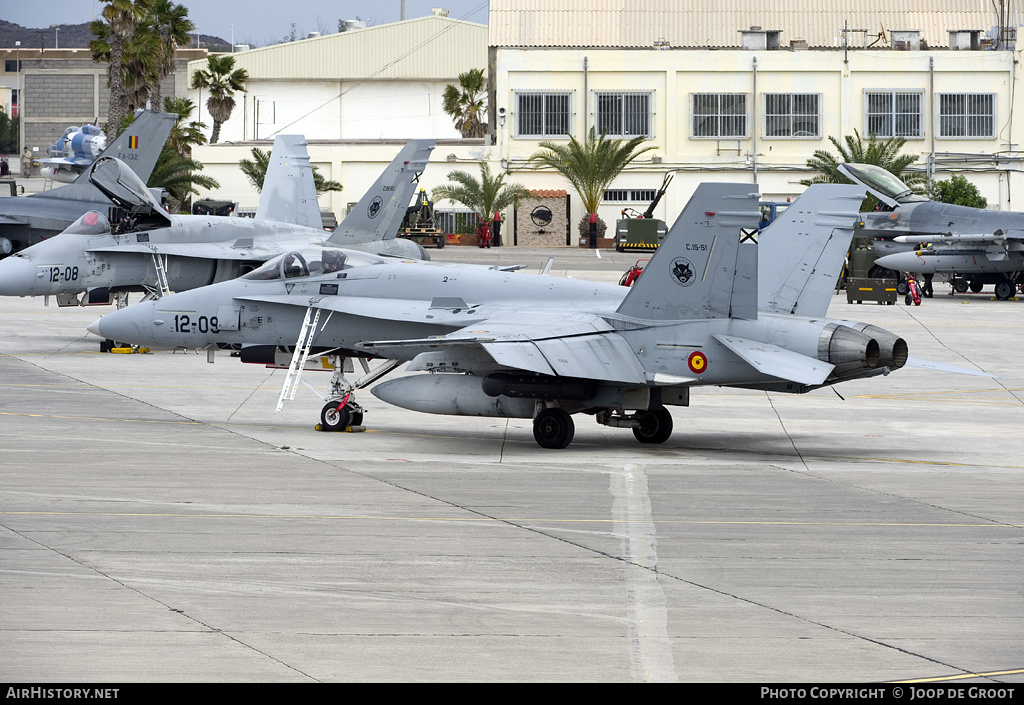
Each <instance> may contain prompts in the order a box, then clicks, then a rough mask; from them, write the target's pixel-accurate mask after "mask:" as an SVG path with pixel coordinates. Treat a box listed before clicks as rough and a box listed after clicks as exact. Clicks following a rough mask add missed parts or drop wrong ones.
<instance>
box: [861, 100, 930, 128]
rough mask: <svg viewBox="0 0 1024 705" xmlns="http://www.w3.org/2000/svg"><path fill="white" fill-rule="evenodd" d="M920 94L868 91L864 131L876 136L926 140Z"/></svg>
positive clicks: (865, 102) (865, 101) (865, 103)
mask: <svg viewBox="0 0 1024 705" xmlns="http://www.w3.org/2000/svg"><path fill="white" fill-rule="evenodd" d="M923 102H924V94H922V93H921V92H920V91H867V92H866V93H865V94H864V105H865V123H866V124H865V125H864V131H865V132H866V133H867V134H868V135H874V136H875V137H883V138H886V139H887V138H889V137H924V130H923V129H922V124H923V122H924V121H923V120H922V119H921V118H922V104H923Z"/></svg>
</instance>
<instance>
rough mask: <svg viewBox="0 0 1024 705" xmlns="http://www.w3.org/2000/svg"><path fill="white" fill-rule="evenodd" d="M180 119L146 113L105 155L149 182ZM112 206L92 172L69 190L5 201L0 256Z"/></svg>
mask: <svg viewBox="0 0 1024 705" xmlns="http://www.w3.org/2000/svg"><path fill="white" fill-rule="evenodd" d="M177 119H178V116H177V115H174V114H173V113H153V112H148V111H144V112H141V113H139V115H138V117H136V118H135V121H134V122H133V123H132V124H131V125H129V126H128V129H127V130H125V131H124V132H122V133H121V134H120V135H119V136H118V137H117V139H115V140H114V142H113V143H112V144H111V145H110V146H109V147H107V148H106V149H105V150H104V151H103V154H102V155H101V156H104V157H117V158H118V159H120V160H122V161H123V162H125V163H126V164H128V165H129V166H130V167H131V168H132V170H133V171H134V172H135V173H136V174H137V175H138V176H139V178H140V179H141V181H142V182H143V183H145V182H146V181H147V180H148V179H149V176H150V174H152V173H153V166H154V165H155V164H156V160H157V158H158V157H159V156H160V150H161V149H163V146H164V142H166V141H167V136H168V135H170V134H171V128H172V127H173V126H174V122H175V121H176V120H177ZM109 205H110V201H109V200H108V199H107V197H106V196H105V195H104V194H103V193H102V192H100V191H99V190H98V189H97V188H96V187H95V186H93V185H92V184H91V183H89V174H88V170H87V169H86V170H85V171H83V172H82V173H81V174H79V175H78V176H77V177H76V178H75V179H74V182H73V183H71V184H69V185H67V186H60V187H58V188H55V189H50V190H49V191H43V192H42V193H34V194H31V195H29V196H7V197H0V256H2V255H6V254H10V253H12V252H17V251H19V250H22V249H24V248H26V247H28V246H29V245H33V244H35V243H37V242H41V241H42V240H44V239H46V238H50V237H53V236H54V235H56V234H57V233H59V232H61V231H62V230H64V229H65V228H67V227H68V226H69V225H71V224H72V223H74V222H75V221H76V220H78V218H80V217H81V216H82V215H83V214H85V213H86V212H87V211H90V210H97V209H99V210H103V211H106V209H107V207H108V206H109Z"/></svg>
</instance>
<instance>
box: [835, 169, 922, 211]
mask: <svg viewBox="0 0 1024 705" xmlns="http://www.w3.org/2000/svg"><path fill="white" fill-rule="evenodd" d="M839 171H840V172H842V174H843V175H844V176H846V177H847V178H849V179H850V180H852V181H854V182H856V183H858V184H860V185H861V186H865V187H867V189H868V190H869V191H870V192H871V193H872V195H874V196H875V197H876V198H878V199H879V200H880V201H882V202H883V203H885V204H887V205H889V206H892V207H894V208H895V207H896V206H898V205H900V204H902V203H920V202H921V201H927V200H928V199H927V198H925V197H924V196H920V195H918V194H916V193H914V189H912V188H910V187H909V186H907V185H906V184H905V183H903V182H902V181H900V179H899V178H898V177H896V176H895V175H893V174H891V173H889V172H888V171H886V170H885V169H883V168H882V167H880V166H875V165H874V164H849V163H846V164H840V165H839Z"/></svg>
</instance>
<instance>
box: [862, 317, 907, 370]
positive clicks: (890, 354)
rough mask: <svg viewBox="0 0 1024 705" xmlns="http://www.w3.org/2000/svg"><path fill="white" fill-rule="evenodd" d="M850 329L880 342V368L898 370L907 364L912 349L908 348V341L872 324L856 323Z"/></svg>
mask: <svg viewBox="0 0 1024 705" xmlns="http://www.w3.org/2000/svg"><path fill="white" fill-rule="evenodd" d="M848 327H850V328H852V329H853V330H856V331H860V332H861V333H863V334H864V335H866V336H869V337H871V338H874V339H875V340H876V341H878V352H879V357H878V366H879V367H888V368H889V369H892V370H898V369H900V368H901V367H903V366H904V365H905V364H907V358H908V357H909V356H910V349H909V348H908V347H907V341H905V340H904V339H903V338H901V337H899V336H898V335H896V334H895V333H891V332H889V331H887V330H886V329H885V328H879V327H878V326H873V325H871V324H870V323H854V324H851V325H850V326H848Z"/></svg>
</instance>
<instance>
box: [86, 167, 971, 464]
mask: <svg viewBox="0 0 1024 705" xmlns="http://www.w3.org/2000/svg"><path fill="white" fill-rule="evenodd" d="M752 191H756V186H752V185H750V184H703V185H702V186H700V187H699V188H698V189H697V190H696V191H695V193H694V194H693V196H692V197H691V199H690V201H689V203H688V204H687V205H686V207H685V209H684V210H683V212H682V214H681V215H680V216H679V218H678V220H677V221H676V223H675V224H674V225H673V227H672V229H671V231H670V233H669V236H668V237H667V238H666V240H665V243H664V244H663V245H662V246H661V247H660V248H659V249H658V250H657V252H656V253H655V254H654V257H653V258H652V259H651V261H650V263H649V264H648V265H647V267H646V269H645V272H644V275H643V277H641V278H640V279H639V280H638V282H637V283H636V284H634V285H633V287H632V288H631V289H625V288H623V287H620V286H616V285H612V284H602V283H592V282H586V281H580V280H572V279H557V278H553V277H547V276H531V275H528V274H522V273H513V272H507V271H499V270H494V269H487V268H484V267H479V266H477V267H471V266H465V265H440V264H435V263H423V262H411V261H394V260H386V259H384V258H380V257H375V256H371V255H364V254H357V253H351V252H345V251H343V250H335V249H330V248H328V249H322V250H319V251H315V252H306V253H302V252H293V253H289V254H287V255H284V256H282V257H279V258H277V259H275V260H272V261H270V262H268V263H267V264H265V265H264V266H263V267H261V268H260V269H258V270H256V271H254V272H251V273H249V274H247V275H245V276H244V277H242V278H241V279H239V280H236V281H233V282H224V283H221V284H216V285H213V286H210V287H204V288H202V289H197V290H195V291H191V292H186V293H183V294H175V295H172V296H168V297H165V298H163V299H160V300H157V301H153V302H148V303H142V304H138V305H135V306H130V307H128V308H126V309H123V310H121V311H118V312H116V313H113V314H110V315H108V316H106V317H104V318H102V319H100V320H99V321H97V322H95V323H94V324H92V325H91V326H89V330H90V332H92V333H95V334H97V335H102V336H107V337H114V338H116V339H118V340H125V341H128V342H131V343H137V344H145V345H158V346H178V347H189V348H198V347H203V346H209V345H213V344H215V343H235V344H240V345H241V346H243V347H242V354H241V355H242V359H243V360H246V359H249V360H252V361H258V358H259V353H260V351H261V350H263V351H269V356H270V357H272V356H273V355H274V352H275V349H276V346H284V345H294V346H295V352H294V354H293V356H292V362H291V366H290V369H289V375H288V380H287V381H286V389H285V391H284V392H282V401H283V399H284V397H285V395H286V394H287V393H288V387H289V385H291V389H292V390H293V389H294V382H296V381H297V379H296V378H295V374H296V373H297V372H298V371H299V370H301V369H302V367H303V365H304V363H305V362H306V359H307V357H308V356H309V355H310V354H314V355H335V356H350V357H361V358H368V357H378V358H384V359H386V360H389V361H392V362H389V363H385V365H384V366H382V368H378V370H372V371H370V374H368V375H367V378H366V379H367V380H369V379H376V378H379V377H380V376H381V374H384V373H386V372H387V371H388V370H389V369H392V368H393V366H395V365H397V363H399V362H401V361H409V365H408V367H407V371H411V372H423V373H425V374H418V375H412V376H406V377H402V378H398V379H394V380H391V381H388V382H384V383H382V384H379V385H377V386H376V387H374V388H373V390H372V392H373V394H374V395H375V396H377V397H378V398H380V399H382V400H384V401H386V402H388V403H391V404H395V405H397V406H401V407H404V408H407V409H412V410H415V411H422V412H428V413H435V414H457V415H470V416H497V417H511V418H532V419H533V433H534V438H535V439H536V441H537V442H538V443H539V444H540V445H541V446H543V447H545V448H564V447H565V446H567V445H568V444H569V443H570V442H571V440H572V438H573V434H574V428H575V426H574V423H573V420H572V414H576V413H585V414H588V415H592V416H593V417H594V418H595V420H596V421H597V422H598V423H600V424H604V425H608V426H614V427H626V428H631V429H632V430H633V434H634V435H635V437H636V438H637V440H639V441H640V442H641V443H662V442H664V441H666V440H667V439H668V438H669V436H670V434H671V432H672V415H671V413H670V412H669V410H668V407H670V406H688V405H689V400H690V389H691V388H692V387H694V386H700V385H722V386H732V387H744V388H748V389H759V390H772V391H779V392H795V393H801V392H807V391H810V390H812V389H816V388H818V387H823V386H828V385H832V384H837V383H839V382H843V381H846V380H851V379H859V378H864V377H872V376H875V375H881V374H887V373H889V372H890V371H893V370H897V369H899V368H901V367H903V366H904V365H905V364H908V361H909V360H908V350H907V344H906V343H905V342H904V341H903V340H902V339H901V338H900V337H899V336H897V335H895V334H893V333H891V332H889V331H886V330H883V329H882V328H879V327H876V326H873V325H869V324H866V323H856V322H851V321H842V320H832V319H828V318H826V317H825V316H824V314H825V311H826V310H827V307H828V304H829V301H830V300H831V296H832V288H833V287H834V285H835V280H836V276H837V275H838V272H839V270H840V267H841V262H842V258H843V255H844V253H845V251H846V249H847V248H848V247H849V242H850V238H851V236H852V231H851V230H850V229H849V228H850V227H851V226H852V224H853V223H854V221H855V217H856V208H857V205H858V204H859V203H860V201H861V199H862V198H863V195H864V191H863V189H861V188H858V187H855V186H842V185H819V186H812V187H810V188H809V189H808V190H807V192H806V193H805V195H804V196H802V197H801V198H800V199H798V200H797V201H796V202H795V203H794V204H793V205H792V206H791V207H790V209H789V210H788V211H787V214H786V215H787V217H788V220H787V221H786V223H785V224H784V225H785V227H784V228H783V229H781V230H777V229H776V228H777V227H778V226H777V225H773V226H772V228H771V229H770V231H772V230H774V232H771V233H770V234H769V233H766V234H765V241H764V243H763V244H761V245H756V244H752V243H749V242H741V239H750V235H751V234H752V233H756V231H757V224H758V217H759V211H758V197H759V194H758V193H756V192H752ZM759 247H762V248H765V249H763V250H762V251H761V262H760V265H759V261H758V248H759ZM759 272H760V275H759ZM759 276H762V279H761V281H760V282H759ZM245 346H253V347H245ZM921 364H928V365H930V366H933V367H934V366H935V365H932V363H921ZM341 368H342V366H341V365H340V364H339V365H335V370H336V371H337V370H339V369H341ZM946 369H952V368H946ZM380 370H383V372H380ZM336 380H337V377H336V378H335V380H332V383H333V382H335V381H336ZM367 383H368V382H367ZM362 384H363V383H362V382H360V383H357V386H361V385H362ZM334 386H335V385H334V384H332V387H334ZM351 391H352V387H351V386H350V385H347V383H346V384H344V385H338V386H337V387H336V388H333V389H332V398H331V399H330V400H329V401H328V403H327V404H326V405H325V406H324V407H323V410H322V412H321V421H322V428H324V429H327V430H340V429H344V428H345V427H347V426H349V425H350V424H359V423H361V421H362V416H363V410H362V409H361V407H359V406H358V405H357V404H356V403H355V401H354V399H353V397H352V395H351ZM292 393H293V392H292ZM279 406H280V405H279Z"/></svg>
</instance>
